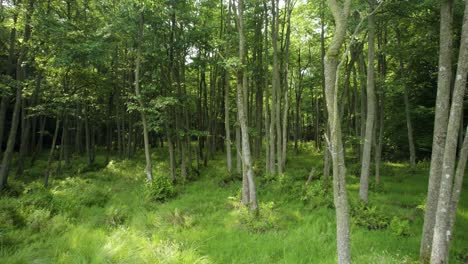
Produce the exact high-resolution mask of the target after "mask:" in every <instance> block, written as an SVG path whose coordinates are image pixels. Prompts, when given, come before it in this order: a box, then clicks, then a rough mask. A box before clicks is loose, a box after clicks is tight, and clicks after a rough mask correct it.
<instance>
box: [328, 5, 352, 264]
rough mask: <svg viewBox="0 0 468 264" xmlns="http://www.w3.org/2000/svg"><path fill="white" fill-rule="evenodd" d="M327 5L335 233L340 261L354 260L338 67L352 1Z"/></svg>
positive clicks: (343, 262)
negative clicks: (330, 24)
mask: <svg viewBox="0 0 468 264" xmlns="http://www.w3.org/2000/svg"><path fill="white" fill-rule="evenodd" d="M328 4H329V6H330V8H331V10H332V13H333V17H334V19H335V24H336V27H335V33H334V36H333V39H332V42H331V44H330V46H329V48H328V51H327V54H326V57H325V63H324V64H325V96H326V102H327V111H328V124H329V127H330V139H329V141H330V146H331V157H332V163H333V198H334V204H335V212H336V234H337V239H336V241H337V252H338V263H339V264H345V263H350V262H351V253H350V239H349V213H348V197H347V193H346V182H345V176H346V167H345V160H344V155H343V143H342V135H341V123H340V119H339V113H338V111H339V110H338V102H337V101H338V98H337V97H338V91H337V89H338V87H337V86H336V83H337V77H338V75H337V68H338V54H339V52H340V49H341V46H342V45H343V42H344V40H345V36H346V28H347V24H348V21H347V19H348V15H349V10H350V7H351V0H345V1H344V3H343V4H340V3H338V2H337V1H334V0H329V1H328Z"/></svg>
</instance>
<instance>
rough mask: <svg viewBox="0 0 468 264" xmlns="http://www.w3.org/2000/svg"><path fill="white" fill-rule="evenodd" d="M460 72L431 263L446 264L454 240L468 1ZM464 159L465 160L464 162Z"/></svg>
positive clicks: (467, 55) (466, 70) (466, 64)
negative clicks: (452, 208)
mask: <svg viewBox="0 0 468 264" xmlns="http://www.w3.org/2000/svg"><path fill="white" fill-rule="evenodd" d="M457 65H458V66H457V74H456V78H455V85H454V90H453V95H452V104H451V106H450V115H449V121H448V126H447V137H446V140H445V149H444V159H443V165H442V177H441V180H440V191H439V199H438V203H437V211H436V221H435V227H434V237H433V239H432V252H431V263H434V264H439V263H446V261H447V260H448V244H449V242H450V232H451V230H450V229H449V228H450V225H449V219H450V217H449V210H450V199H451V197H452V190H453V176H454V170H455V159H456V154H457V144H458V133H460V131H462V130H461V129H460V116H461V113H462V111H463V100H464V95H465V90H466V78H467V73H468V1H465V13H464V18H463V27H462V33H461V40H460V52H459V55H458V63H457ZM462 162H463V161H462Z"/></svg>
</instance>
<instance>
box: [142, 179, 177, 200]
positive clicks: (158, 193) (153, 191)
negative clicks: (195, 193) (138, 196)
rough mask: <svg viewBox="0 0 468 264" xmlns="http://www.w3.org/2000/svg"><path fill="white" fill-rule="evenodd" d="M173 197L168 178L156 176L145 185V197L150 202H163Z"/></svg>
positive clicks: (171, 186) (172, 188) (172, 187)
mask: <svg viewBox="0 0 468 264" xmlns="http://www.w3.org/2000/svg"><path fill="white" fill-rule="evenodd" d="M174 195H175V191H174V186H173V185H172V182H171V180H170V179H169V177H163V176H156V177H154V178H153V181H151V182H147V183H146V186H145V196H146V198H147V199H148V200H150V201H165V200H167V199H169V198H171V197H173V196H174Z"/></svg>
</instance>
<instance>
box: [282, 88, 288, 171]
mask: <svg viewBox="0 0 468 264" xmlns="http://www.w3.org/2000/svg"><path fill="white" fill-rule="evenodd" d="M286 82H287V81H286ZM284 100H285V102H284V111H283V133H282V134H283V146H282V147H283V149H282V154H281V157H282V159H281V162H282V163H281V167H282V171H284V169H285V165H286V151H287V148H288V111H289V97H288V89H287V88H286V91H285V94H284Z"/></svg>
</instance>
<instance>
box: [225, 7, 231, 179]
mask: <svg viewBox="0 0 468 264" xmlns="http://www.w3.org/2000/svg"><path fill="white" fill-rule="evenodd" d="M230 9H231V5H229V11H228V14H227V16H226V22H225V25H224V26H225V30H226V32H225V34H226V36H225V38H226V47H225V53H226V54H225V56H226V58H229V44H228V43H229V41H228V40H229V37H230V36H229V33H230V30H229V24H230V23H231V11H230ZM229 75H230V72H229V69H228V68H226V69H225V72H224V129H225V139H224V140H225V143H226V163H227V172H228V177H231V176H232V155H231V124H230V119H229V112H230V109H229V91H230V85H229V82H230V76H229Z"/></svg>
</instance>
